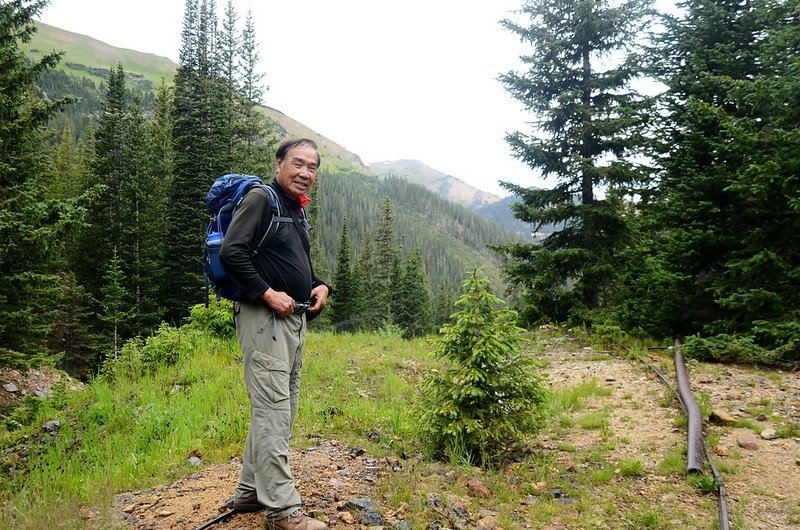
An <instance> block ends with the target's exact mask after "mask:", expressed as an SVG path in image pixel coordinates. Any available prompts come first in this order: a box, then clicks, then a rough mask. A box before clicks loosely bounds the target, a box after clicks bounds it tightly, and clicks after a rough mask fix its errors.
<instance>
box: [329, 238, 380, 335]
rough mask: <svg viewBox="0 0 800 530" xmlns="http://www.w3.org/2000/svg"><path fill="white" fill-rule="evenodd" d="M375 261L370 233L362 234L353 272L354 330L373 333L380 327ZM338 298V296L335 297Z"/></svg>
mask: <svg viewBox="0 0 800 530" xmlns="http://www.w3.org/2000/svg"><path fill="white" fill-rule="evenodd" d="M374 270H375V259H374V254H373V249H372V236H371V234H370V232H367V233H365V234H364V239H363V240H362V241H361V248H360V251H359V254H358V261H357V262H356V268H355V272H353V305H354V306H355V309H354V310H353V319H354V321H355V326H356V329H358V330H360V331H367V330H369V331H375V330H377V329H379V328H380V327H381V325H382V322H381V320H380V316H381V315H379V314H378V313H377V312H376V311H375V295H376V290H377V289H378V284H377V282H376V281H375V276H374ZM337 296H338V295H337Z"/></svg>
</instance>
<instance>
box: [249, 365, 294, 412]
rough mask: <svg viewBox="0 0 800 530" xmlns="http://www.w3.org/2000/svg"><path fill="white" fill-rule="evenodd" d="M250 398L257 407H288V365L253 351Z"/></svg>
mask: <svg viewBox="0 0 800 530" xmlns="http://www.w3.org/2000/svg"><path fill="white" fill-rule="evenodd" d="M251 362H252V367H253V372H252V381H251V383H252V391H251V395H250V399H251V401H252V405H253V406H254V407H257V408H269V409H282V408H288V407H289V374H290V371H291V370H290V367H289V365H288V364H287V363H286V362H285V361H282V360H280V359H276V358H275V357H271V356H269V355H267V354H265V353H263V352H260V351H254V352H253V359H252V361H251Z"/></svg>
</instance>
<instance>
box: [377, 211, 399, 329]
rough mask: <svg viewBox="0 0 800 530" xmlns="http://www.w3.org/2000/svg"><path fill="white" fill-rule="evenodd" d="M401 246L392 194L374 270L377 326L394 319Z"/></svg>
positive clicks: (380, 222)
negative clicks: (398, 238) (393, 299)
mask: <svg viewBox="0 0 800 530" xmlns="http://www.w3.org/2000/svg"><path fill="white" fill-rule="evenodd" d="M399 262H400V247H399V245H398V243H397V235H396V234H395V229H394V206H393V205H392V201H391V199H389V198H388V197H387V198H386V199H385V200H384V201H383V206H382V207H381V213H380V218H379V219H378V225H377V227H376V229H375V267H374V270H373V271H372V278H371V280H372V282H373V288H374V289H375V290H374V291H373V297H374V298H373V300H372V310H371V311H374V313H375V321H376V324H377V327H379V328H380V327H382V326H383V325H385V324H389V323H391V321H392V298H393V294H394V288H395V286H396V285H397V276H398V274H397V273H398V270H399Z"/></svg>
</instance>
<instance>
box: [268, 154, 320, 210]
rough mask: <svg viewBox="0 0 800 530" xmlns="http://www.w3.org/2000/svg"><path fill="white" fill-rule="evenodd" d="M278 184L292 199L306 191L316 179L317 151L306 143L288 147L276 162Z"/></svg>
mask: <svg viewBox="0 0 800 530" xmlns="http://www.w3.org/2000/svg"><path fill="white" fill-rule="evenodd" d="M275 165H276V169H277V172H278V174H277V176H276V177H275V178H276V179H277V180H278V184H279V185H280V187H281V188H282V189H283V191H284V192H285V193H286V195H288V196H289V197H290V198H292V199H296V198H297V197H299V196H300V195H302V194H304V193H308V191H309V190H310V189H311V186H312V185H313V184H314V181H315V180H316V179H317V151H316V150H315V149H314V148H313V147H311V146H308V145H300V146H297V147H294V148H292V149H289V151H288V152H287V153H286V158H284V159H283V160H277V161H276V163H275Z"/></svg>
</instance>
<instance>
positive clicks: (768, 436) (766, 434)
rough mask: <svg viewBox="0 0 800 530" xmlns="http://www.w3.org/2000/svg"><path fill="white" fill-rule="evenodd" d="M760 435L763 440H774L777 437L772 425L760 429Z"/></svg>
mask: <svg viewBox="0 0 800 530" xmlns="http://www.w3.org/2000/svg"><path fill="white" fill-rule="evenodd" d="M761 437H762V438H763V439H765V440H774V439H775V438H777V437H778V433H777V432H775V429H773V428H772V427H768V428H766V429H764V430H763V431H761Z"/></svg>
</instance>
